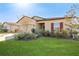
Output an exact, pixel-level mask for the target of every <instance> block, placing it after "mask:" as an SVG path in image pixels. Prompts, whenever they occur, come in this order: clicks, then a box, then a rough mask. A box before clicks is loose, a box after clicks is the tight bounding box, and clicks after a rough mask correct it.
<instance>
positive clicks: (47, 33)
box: [39, 31, 50, 37]
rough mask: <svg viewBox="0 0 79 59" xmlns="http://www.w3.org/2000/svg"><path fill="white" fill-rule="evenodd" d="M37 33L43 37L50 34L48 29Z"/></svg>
mask: <svg viewBox="0 0 79 59" xmlns="http://www.w3.org/2000/svg"><path fill="white" fill-rule="evenodd" d="M39 33H40V34H41V36H45V37H47V36H50V32H49V31H40V32H39Z"/></svg>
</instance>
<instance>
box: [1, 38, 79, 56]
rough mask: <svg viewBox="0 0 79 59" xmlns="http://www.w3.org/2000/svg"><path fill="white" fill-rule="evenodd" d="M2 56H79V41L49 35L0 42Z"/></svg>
mask: <svg viewBox="0 0 79 59" xmlns="http://www.w3.org/2000/svg"><path fill="white" fill-rule="evenodd" d="M0 55H2V56H5V55H7V56H9V55H10V56H12V55H13V56H16V55H18V56H19V55H21V56H22V55H24V56H59V55H61V56H65V55H67V56H70V55H71V56H79V41H77V40H68V39H67V40H66V39H57V38H49V37H41V38H38V39H37V40H30V41H18V40H17V41H16V40H9V41H3V42H0Z"/></svg>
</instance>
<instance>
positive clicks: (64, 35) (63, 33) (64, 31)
mask: <svg viewBox="0 0 79 59" xmlns="http://www.w3.org/2000/svg"><path fill="white" fill-rule="evenodd" d="M61 36H62V37H63V38H69V37H70V33H69V31H68V30H62V34H61Z"/></svg>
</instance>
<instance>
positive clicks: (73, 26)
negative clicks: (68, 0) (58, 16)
mask: <svg viewBox="0 0 79 59" xmlns="http://www.w3.org/2000/svg"><path fill="white" fill-rule="evenodd" d="M77 7H78V5H74V4H73V6H72V7H71V9H70V10H69V11H68V12H67V15H66V17H65V19H66V22H65V25H66V26H68V28H69V30H70V32H71V36H72V38H73V39H75V38H76V36H77V33H78V32H77V29H78V28H79V24H77V22H76V20H78V19H77V17H75V14H76V10H77ZM75 18H76V20H75ZM73 20H75V21H73Z"/></svg>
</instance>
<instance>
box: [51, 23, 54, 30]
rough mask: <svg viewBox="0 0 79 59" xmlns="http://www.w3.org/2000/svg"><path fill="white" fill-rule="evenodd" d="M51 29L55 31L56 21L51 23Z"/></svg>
mask: <svg viewBox="0 0 79 59" xmlns="http://www.w3.org/2000/svg"><path fill="white" fill-rule="evenodd" d="M51 31H54V23H51Z"/></svg>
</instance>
